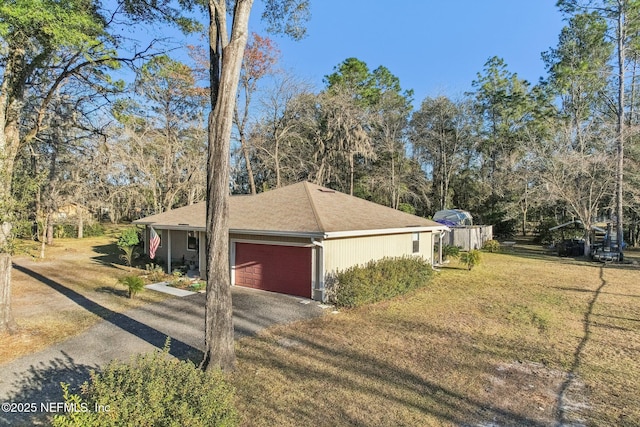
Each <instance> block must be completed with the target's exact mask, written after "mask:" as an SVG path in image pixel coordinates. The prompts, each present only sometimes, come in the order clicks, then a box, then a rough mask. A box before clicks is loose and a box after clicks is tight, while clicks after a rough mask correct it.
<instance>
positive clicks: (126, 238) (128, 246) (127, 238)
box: [117, 227, 140, 267]
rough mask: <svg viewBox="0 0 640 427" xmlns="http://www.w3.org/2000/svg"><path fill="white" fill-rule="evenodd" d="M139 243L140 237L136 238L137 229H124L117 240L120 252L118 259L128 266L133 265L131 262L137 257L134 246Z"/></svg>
mask: <svg viewBox="0 0 640 427" xmlns="http://www.w3.org/2000/svg"><path fill="white" fill-rule="evenodd" d="M138 243H140V237H139V236H138V229H137V228H135V227H130V228H125V229H124V230H122V233H121V234H120V238H118V243H117V245H118V248H120V250H121V251H122V252H124V253H123V254H122V255H120V258H121V259H122V260H123V261H124V262H125V263H126V264H127V265H128V266H129V267H131V265H132V264H133V260H134V259H136V258H137V257H138V252H137V251H136V246H138Z"/></svg>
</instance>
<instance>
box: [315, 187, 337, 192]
mask: <svg viewBox="0 0 640 427" xmlns="http://www.w3.org/2000/svg"><path fill="white" fill-rule="evenodd" d="M318 191H320V192H322V193H335V191H334V190H331V189H329V188H318Z"/></svg>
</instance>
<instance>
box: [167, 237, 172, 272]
mask: <svg viewBox="0 0 640 427" xmlns="http://www.w3.org/2000/svg"><path fill="white" fill-rule="evenodd" d="M167 274H171V230H169V229H167Z"/></svg>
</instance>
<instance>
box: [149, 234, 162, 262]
mask: <svg viewBox="0 0 640 427" xmlns="http://www.w3.org/2000/svg"><path fill="white" fill-rule="evenodd" d="M158 246H160V236H158V233H156V230H154V229H153V227H151V237H150V238H149V258H151V259H154V258H155V257H156V250H157V249H158Z"/></svg>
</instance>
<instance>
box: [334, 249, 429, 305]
mask: <svg viewBox="0 0 640 427" xmlns="http://www.w3.org/2000/svg"><path fill="white" fill-rule="evenodd" d="M431 272H432V270H431V265H430V264H429V263H428V262H426V261H425V260H423V259H422V258H418V257H402V258H383V259H381V260H378V261H371V262H369V263H367V264H366V265H365V266H354V267H351V268H348V269H346V270H344V271H340V272H338V273H337V274H336V277H335V279H336V280H335V284H334V285H333V286H334V289H333V296H332V301H331V302H333V303H334V304H336V305H337V306H338V307H359V306H361V305H364V304H369V303H373V302H377V301H382V300H386V299H389V298H393V297H395V296H397V295H401V294H404V293H407V292H409V291H411V290H413V289H416V288H419V287H422V286H425V285H426V284H427V282H428V281H429V277H430V276H431Z"/></svg>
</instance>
